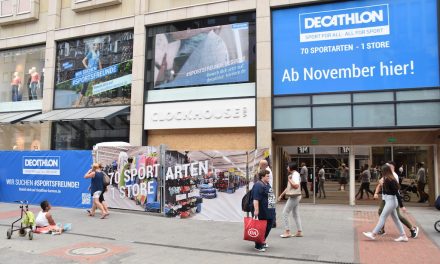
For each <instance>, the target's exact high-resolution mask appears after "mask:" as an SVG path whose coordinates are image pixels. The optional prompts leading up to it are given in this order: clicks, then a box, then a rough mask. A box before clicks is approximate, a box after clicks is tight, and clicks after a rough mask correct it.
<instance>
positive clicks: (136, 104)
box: [130, 0, 147, 146]
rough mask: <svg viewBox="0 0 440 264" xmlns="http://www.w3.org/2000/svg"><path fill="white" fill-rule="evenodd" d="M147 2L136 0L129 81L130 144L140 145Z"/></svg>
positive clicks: (142, 130)
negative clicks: (131, 68) (131, 69)
mask: <svg viewBox="0 0 440 264" xmlns="http://www.w3.org/2000/svg"><path fill="white" fill-rule="evenodd" d="M146 7H147V3H145V1H143V0H136V11H135V12H136V13H135V18H134V19H135V24H134V43H133V75H132V83H131V109H130V144H132V145H133V146H141V145H142V138H143V133H145V131H144V128H143V112H144V97H145V93H144V75H145V43H146V31H145V16H144V13H145V10H146Z"/></svg>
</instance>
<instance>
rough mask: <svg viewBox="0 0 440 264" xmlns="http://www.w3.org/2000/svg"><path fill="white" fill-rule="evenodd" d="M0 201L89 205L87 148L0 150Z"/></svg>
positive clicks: (75, 205)
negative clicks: (76, 149)
mask: <svg viewBox="0 0 440 264" xmlns="http://www.w3.org/2000/svg"><path fill="white" fill-rule="evenodd" d="M0 160H1V162H0V201H2V202H13V201H16V200H27V201H29V203H31V204H39V203H40V202H41V201H43V200H48V201H49V202H50V203H51V204H52V205H54V206H65V207H77V208H84V207H90V206H91V197H90V192H89V190H88V187H89V185H90V180H89V179H84V174H85V173H86V172H87V171H88V170H89V169H90V166H91V164H92V152H91V151H0Z"/></svg>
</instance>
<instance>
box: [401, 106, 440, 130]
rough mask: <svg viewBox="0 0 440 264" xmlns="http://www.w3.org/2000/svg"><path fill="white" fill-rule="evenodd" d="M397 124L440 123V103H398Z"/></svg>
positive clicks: (436, 124) (427, 124) (426, 124)
mask: <svg viewBox="0 0 440 264" xmlns="http://www.w3.org/2000/svg"><path fill="white" fill-rule="evenodd" d="M397 125H398V126H422V125H424V126H430V125H435V126H438V125H440V103H418V104H398V105H397Z"/></svg>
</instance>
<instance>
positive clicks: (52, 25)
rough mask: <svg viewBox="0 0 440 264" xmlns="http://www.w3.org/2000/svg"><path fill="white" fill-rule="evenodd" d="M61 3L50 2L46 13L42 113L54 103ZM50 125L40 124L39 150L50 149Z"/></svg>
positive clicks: (57, 0)
mask: <svg viewBox="0 0 440 264" xmlns="http://www.w3.org/2000/svg"><path fill="white" fill-rule="evenodd" d="M61 1H62V0H55V1H50V5H49V9H48V12H47V32H46V54H45V62H44V87H43V108H42V110H43V113H45V112H48V111H51V110H52V109H53V102H54V83H55V63H56V46H55V30H56V29H57V28H59V27H60V21H61V18H60V17H61ZM51 134H52V133H51V124H50V123H49V122H44V123H42V124H41V149H43V150H48V149H50V147H51V146H50V142H51Z"/></svg>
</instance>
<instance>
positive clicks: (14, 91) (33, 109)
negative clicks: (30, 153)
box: [0, 46, 45, 150]
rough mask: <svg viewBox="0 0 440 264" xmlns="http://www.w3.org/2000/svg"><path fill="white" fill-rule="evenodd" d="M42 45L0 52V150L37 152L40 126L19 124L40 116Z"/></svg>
mask: <svg viewBox="0 0 440 264" xmlns="http://www.w3.org/2000/svg"><path fill="white" fill-rule="evenodd" d="M44 58H45V46H33V47H23V48H19V49H13V50H4V51H0V130H1V133H2V135H3V136H2V140H1V141H0V149H17V150H34V149H40V139H41V136H40V130H41V128H40V126H39V125H38V124H35V125H23V124H20V121H21V120H23V119H25V118H27V117H31V116H34V115H37V114H39V113H41V108H42V98H43V84H44Z"/></svg>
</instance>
